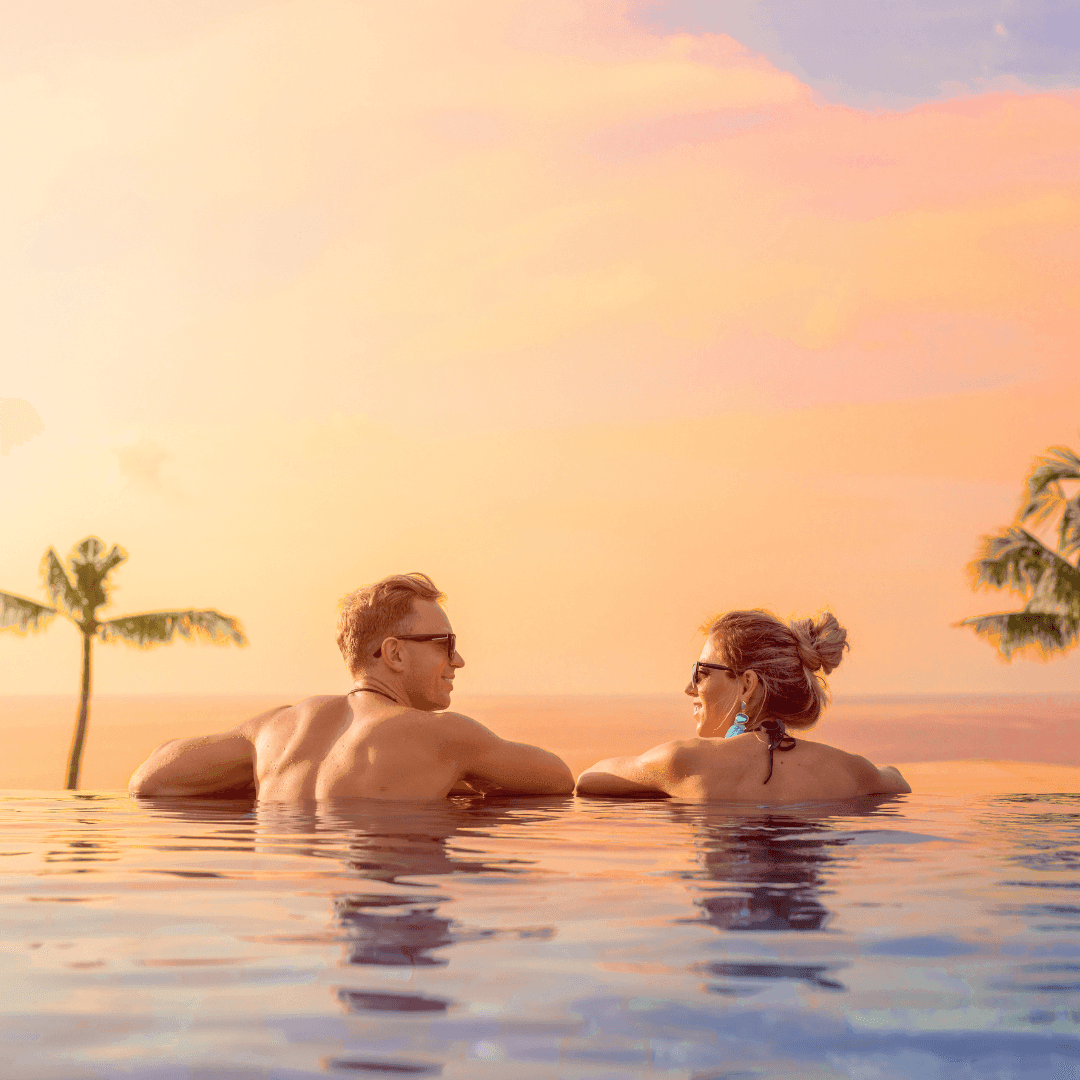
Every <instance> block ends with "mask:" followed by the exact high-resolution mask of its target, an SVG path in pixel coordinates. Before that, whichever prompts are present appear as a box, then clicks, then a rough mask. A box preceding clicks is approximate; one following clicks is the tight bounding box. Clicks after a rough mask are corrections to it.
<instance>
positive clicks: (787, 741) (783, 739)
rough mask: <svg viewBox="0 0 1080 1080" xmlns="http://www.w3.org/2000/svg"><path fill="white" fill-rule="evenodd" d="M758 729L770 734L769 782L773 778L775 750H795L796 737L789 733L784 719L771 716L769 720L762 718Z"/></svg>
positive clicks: (766, 779)
mask: <svg viewBox="0 0 1080 1080" xmlns="http://www.w3.org/2000/svg"><path fill="white" fill-rule="evenodd" d="M757 730H758V731H764V732H765V734H766V735H768V736H769V775H768V776H766V777H765V783H766V784H767V783H768V782H769V781H770V780H771V779H772V765H773V760H772V756H773V751H774V750H780V751H785V750H794V749H795V739H794V737H793V736H791V735H789V734H788V733H787V728H786V727H784V725H783V722H782V721H780V720H773V719H772V718H771V717H770V718H769V719H768V720H762V721H761V723H760V724H759V725H758V727H757Z"/></svg>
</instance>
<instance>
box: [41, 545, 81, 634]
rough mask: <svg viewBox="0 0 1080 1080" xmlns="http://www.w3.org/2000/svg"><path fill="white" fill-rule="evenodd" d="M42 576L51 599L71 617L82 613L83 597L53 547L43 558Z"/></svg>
mask: <svg viewBox="0 0 1080 1080" xmlns="http://www.w3.org/2000/svg"><path fill="white" fill-rule="evenodd" d="M41 576H42V577H43V578H44V579H45V591H46V592H47V593H48V594H49V599H50V600H51V601H52V602H53V603H54V604H56V605H57V607H59V608H60V609H62V610H63V611H64V612H65V613H66V614H67V615H69V616H71V618H73V619H74V618H75V617H76V616H77V615H81V614H82V609H83V597H82V596H80V595H79V590H78V589H76V588H75V586H74V585H73V584H72V582H71V578H69V577H68V575H67V571H66V570H65V569H64V567H63V565H62V564H61V562H60V559H59V557H58V556H57V554H56V552H55V551H53V549H52V548H49V550H48V551H46V552H45V556H44V558H43V559H42V560H41Z"/></svg>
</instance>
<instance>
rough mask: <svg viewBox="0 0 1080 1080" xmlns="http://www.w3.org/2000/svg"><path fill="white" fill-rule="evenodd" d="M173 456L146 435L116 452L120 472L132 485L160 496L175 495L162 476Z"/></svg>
mask: <svg viewBox="0 0 1080 1080" xmlns="http://www.w3.org/2000/svg"><path fill="white" fill-rule="evenodd" d="M171 456H172V455H171V454H170V453H169V451H168V450H166V449H164V448H163V447H161V446H158V444H157V443H155V442H154V441H153V440H151V439H148V438H147V437H146V436H145V435H144V436H143V437H142V438H141V439H139V441H138V442H136V443H132V444H131V445H130V446H121V447H120V448H119V449H118V450H117V451H116V457H117V460H118V461H119V463H120V472H121V473H122V474H123V475H124V476H125V477H126V478H127V479H128V480H130V481H131V482H132V483H134V484H137V485H138V486H139V487H142V488H145V489H146V490H148V491H156V492H157V493H158V494H161V495H166V494H175V492H173V491H172V490H171V489H170V488H169V487H168V486H167V484H166V483H165V481H164V480H163V479H162V476H161V469H162V466H163V465H164V464H165V462H166V461H168V460H169V458H170V457H171Z"/></svg>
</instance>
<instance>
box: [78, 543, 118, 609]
mask: <svg viewBox="0 0 1080 1080" xmlns="http://www.w3.org/2000/svg"><path fill="white" fill-rule="evenodd" d="M104 550H105V545H104V544H103V543H102V542H101V541H100V540H99V539H98V538H97V537H96V536H88V537H87V538H86V539H85V540H83V541H81V542H80V543H78V544H76V545H75V548H74V550H73V551H72V552H71V557H70V564H71V572H72V574H73V575H74V578H75V587H76V588H77V589H78V590H79V592H80V593H81V594H82V596H83V598H84V601H85V603H86V604H87V605H88V606H89V607H90V608H91V609H92V610H96V609H97V608H99V607H101V606H102V604H106V603H108V600H109V590H108V586H107V584H106V582H105V578H106V577H107V575H108V574H109V571H110V570H112V569H113V567H114V566H117V565H118V564H120V563H122V562H123V561H124V560H125V559H126V558H127V552H126V551H124V549H123V548H122V547H119V546H114V547H113V549H112V551H110V552H109V554H108V555H105V556H104V557H102V552H104Z"/></svg>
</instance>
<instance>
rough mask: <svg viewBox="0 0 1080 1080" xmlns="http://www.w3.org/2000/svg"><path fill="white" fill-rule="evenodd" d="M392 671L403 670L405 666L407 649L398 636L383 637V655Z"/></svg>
mask: <svg viewBox="0 0 1080 1080" xmlns="http://www.w3.org/2000/svg"><path fill="white" fill-rule="evenodd" d="M381 659H382V660H383V661H385V663H386V666H387V667H388V668H390V670H391V671H402V670H403V669H404V667H405V650H404V649H403V648H402V647H401V642H400V641H398V639H397V638H392V637H388V638H383V643H382V657H381Z"/></svg>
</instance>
